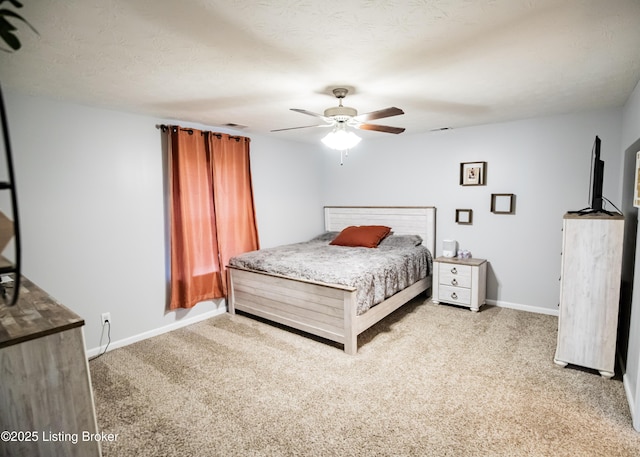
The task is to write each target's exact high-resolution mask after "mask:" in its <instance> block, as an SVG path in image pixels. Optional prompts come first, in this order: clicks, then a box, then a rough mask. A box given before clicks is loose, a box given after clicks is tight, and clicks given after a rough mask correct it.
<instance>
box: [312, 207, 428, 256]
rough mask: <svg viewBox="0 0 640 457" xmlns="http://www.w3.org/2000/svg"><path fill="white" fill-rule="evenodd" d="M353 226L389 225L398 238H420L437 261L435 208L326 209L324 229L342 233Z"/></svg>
mask: <svg viewBox="0 0 640 457" xmlns="http://www.w3.org/2000/svg"><path fill="white" fill-rule="evenodd" d="M350 225H386V226H389V227H391V229H392V230H393V233H395V234H396V235H420V236H421V237H422V244H423V245H424V246H426V247H427V249H429V251H431V255H432V256H433V257H435V255H436V253H435V248H436V208H435V207H433V206H325V207H324V228H325V230H327V231H340V230H342V229H344V228H345V227H348V226H350Z"/></svg>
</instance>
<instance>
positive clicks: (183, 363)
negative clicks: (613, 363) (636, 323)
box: [90, 298, 640, 457]
mask: <svg viewBox="0 0 640 457" xmlns="http://www.w3.org/2000/svg"><path fill="white" fill-rule="evenodd" d="M556 332H557V318H555V317H553V316H546V315H539V314H531V313H526V312H520V311H514V310H509V309H503V308H496V307H485V308H483V310H482V311H481V312H479V313H471V312H470V311H469V310H466V309H462V308H457V307H452V306H446V305H439V306H438V305H434V304H432V303H431V302H430V301H426V302H425V301H424V298H421V299H416V300H414V301H412V302H411V303H409V304H408V305H406V306H405V307H403V308H401V309H400V310H398V311H397V312H396V313H394V314H393V315H391V316H389V317H388V318H387V319H385V320H384V321H382V322H380V323H379V324H378V325H376V326H374V327H373V328H371V329H370V330H368V331H367V332H365V333H364V334H363V335H361V337H360V344H359V351H358V355H356V356H348V355H345V354H344V352H342V350H341V348H340V347H337V346H336V345H333V344H332V343H328V342H326V341H320V340H317V339H313V338H311V337H308V336H302V335H300V334H298V333H296V332H294V331H288V330H284V329H282V328H279V327H277V326H273V325H269V324H266V323H264V322H261V321H258V320H255V319H252V318H249V317H247V316H243V315H236V316H231V315H228V314H225V315H222V316H219V317H216V318H213V319H210V320H207V321H204V322H201V323H198V324H195V325H192V326H189V327H186V328H183V329H180V330H177V331H174V332H171V333H167V334H164V335H161V336H158V337H155V338H151V339H148V340H145V341H142V342H139V343H136V344H133V345H131V346H127V347H125V348H121V349H116V350H114V351H111V352H108V353H107V354H105V355H104V356H102V357H100V358H98V359H96V360H94V361H92V362H91V364H90V367H91V374H92V382H93V388H94V391H95V402H96V408H97V415H98V426H99V428H100V429H101V430H102V431H105V432H111V433H117V434H118V437H117V440H116V441H114V442H111V443H108V442H107V443H103V453H104V456H106V457H109V456H118V457H126V456H322V457H330V456H340V457H343V456H456V457H461V456H483V457H486V456H510V457H515V456H536V457H537V456H571V457H574V456H581V457H582V456H598V457H600V456H605V455H607V456H636V457H637V456H640V434H639V433H637V432H635V431H634V430H633V428H632V426H631V417H630V414H629V409H628V405H627V402H626V398H625V394H624V388H623V385H622V382H621V381H620V379H619V378H614V379H612V380H605V379H603V378H601V377H600V376H599V375H598V374H597V373H595V372H591V371H587V370H581V369H575V368H571V367H567V368H564V369H563V368H560V367H558V366H556V365H554V363H553V355H554V351H555V343H556Z"/></svg>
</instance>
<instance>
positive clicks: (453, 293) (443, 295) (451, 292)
mask: <svg viewBox="0 0 640 457" xmlns="http://www.w3.org/2000/svg"><path fill="white" fill-rule="evenodd" d="M438 300H440V301H443V302H447V303H456V304H460V305H467V306H469V305H471V289H464V288H461V287H453V286H447V285H446V284H441V285H440V287H439V289H438Z"/></svg>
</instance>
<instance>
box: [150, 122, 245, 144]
mask: <svg viewBox="0 0 640 457" xmlns="http://www.w3.org/2000/svg"><path fill="white" fill-rule="evenodd" d="M156 128H157V129H160V130H162V131H163V132H166V131H167V130H169V129H170V128H173V129H180V130H182V131H183V132H189V135H193V129H185V128H182V127H179V126H177V125H166V124H156ZM206 133H209V134H211V135H214V136H216V137H218V138H222V135H223V134H222V133H218V132H209V131H204V130H202V131H200V134H201V135H204V134H206ZM229 138H231V139H232V140H236V142H239V141H241V140H245V141H251V139H250V138H248V137H243V136H233V135H229Z"/></svg>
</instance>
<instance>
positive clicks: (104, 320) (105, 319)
mask: <svg viewBox="0 0 640 457" xmlns="http://www.w3.org/2000/svg"><path fill="white" fill-rule="evenodd" d="M107 322H109V324H111V313H102V325H103V326H104V324H106V323H107Z"/></svg>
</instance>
